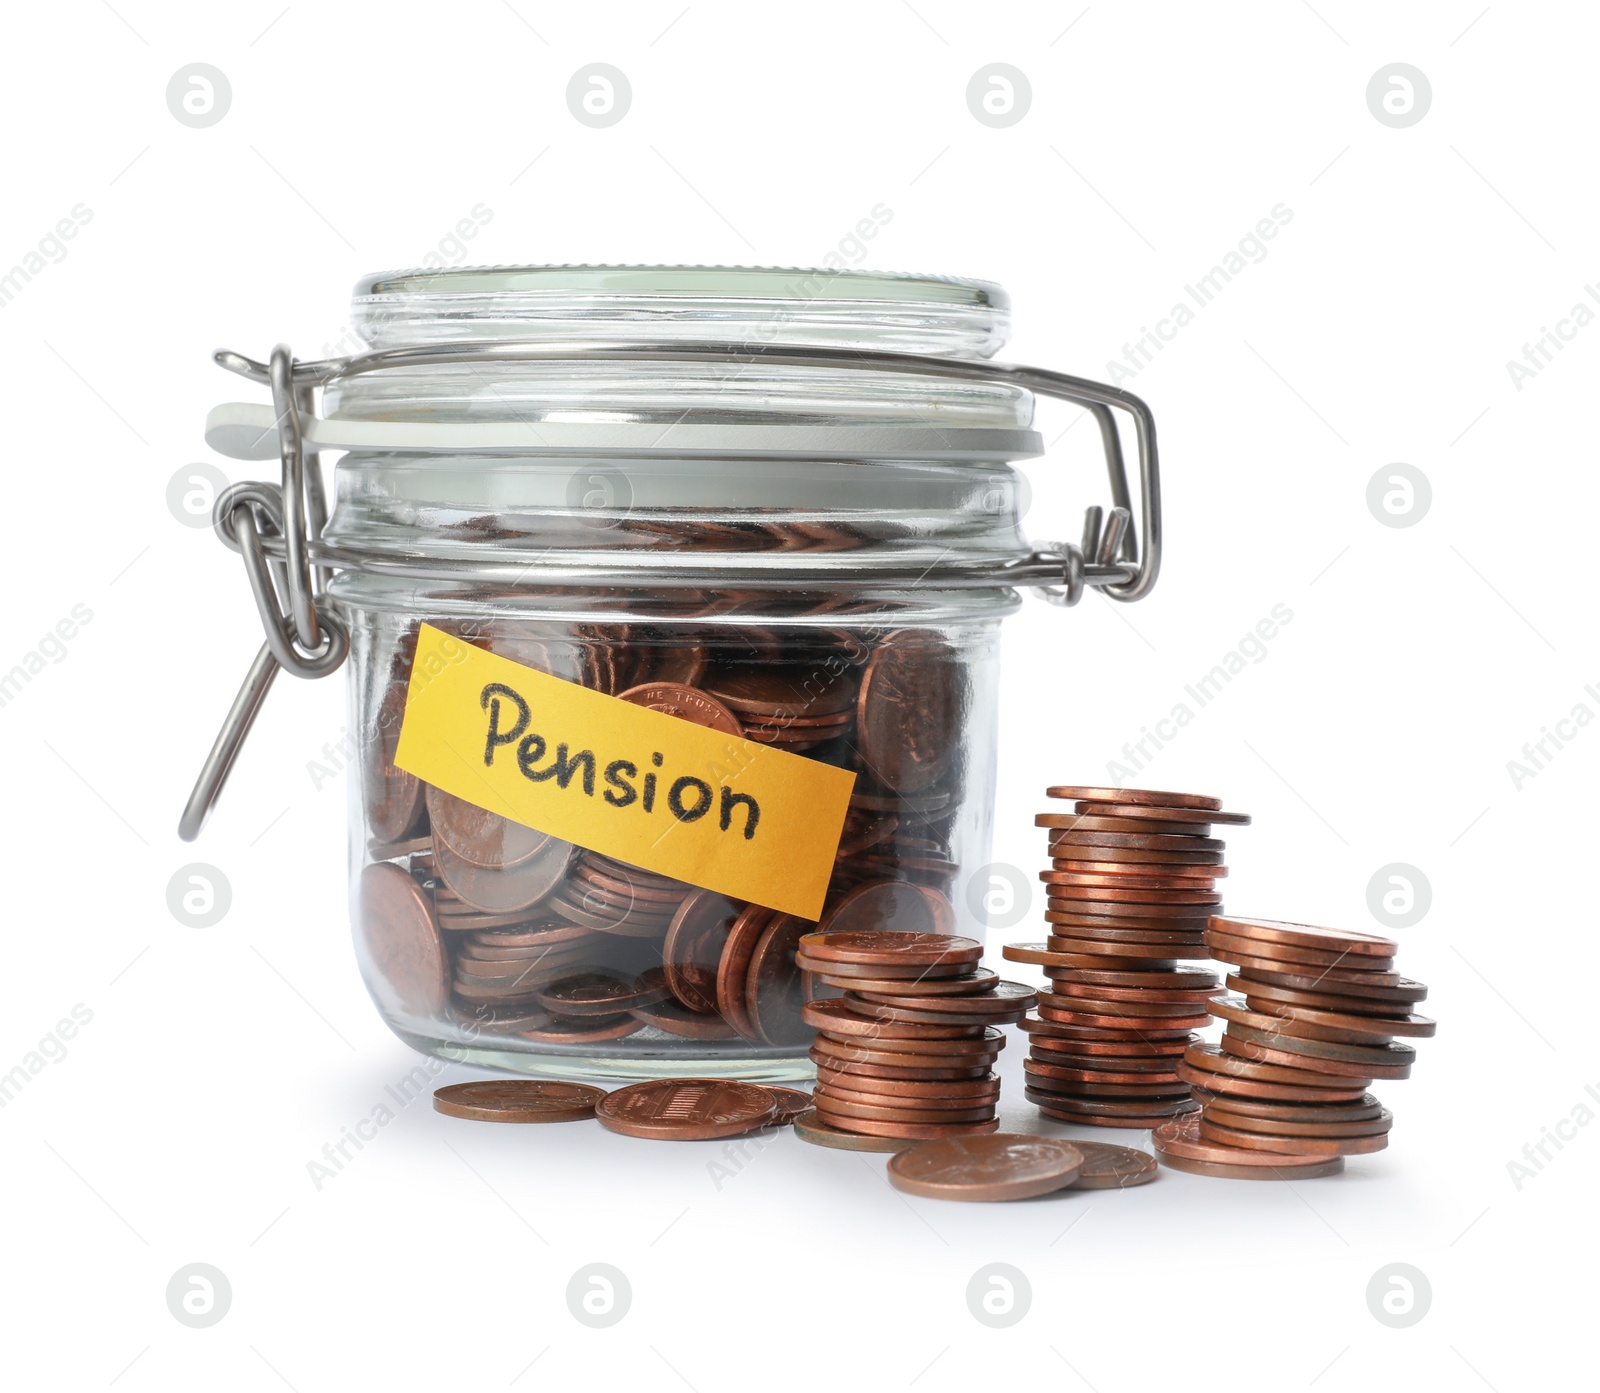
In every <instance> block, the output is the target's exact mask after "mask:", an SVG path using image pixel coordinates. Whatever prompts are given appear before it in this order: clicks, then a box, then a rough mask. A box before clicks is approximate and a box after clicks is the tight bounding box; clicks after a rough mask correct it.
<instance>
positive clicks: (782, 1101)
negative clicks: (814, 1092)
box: [761, 1083, 811, 1127]
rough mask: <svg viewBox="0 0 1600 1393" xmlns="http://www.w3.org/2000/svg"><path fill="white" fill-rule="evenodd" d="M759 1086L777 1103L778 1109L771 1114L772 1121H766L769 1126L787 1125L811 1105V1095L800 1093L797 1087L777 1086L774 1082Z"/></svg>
mask: <svg viewBox="0 0 1600 1393" xmlns="http://www.w3.org/2000/svg"><path fill="white" fill-rule="evenodd" d="M761 1086H762V1087H763V1088H764V1089H766V1090H767V1092H768V1093H770V1094H771V1095H772V1097H773V1099H774V1101H775V1102H776V1103H777V1104H778V1111H777V1112H776V1113H774V1114H773V1117H772V1121H770V1122H769V1123H767V1126H769V1127H787V1126H788V1125H789V1124H790V1123H791V1122H793V1121H794V1120H795V1118H797V1117H799V1116H800V1114H801V1113H803V1112H806V1111H807V1110H809V1108H810V1107H811V1095H810V1094H809V1093H802V1092H801V1091H800V1090H799V1089H798V1088H779V1087H778V1086H777V1085H776V1084H770V1083H764V1084H762V1085H761Z"/></svg>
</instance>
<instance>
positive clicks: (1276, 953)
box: [1206, 930, 1394, 972]
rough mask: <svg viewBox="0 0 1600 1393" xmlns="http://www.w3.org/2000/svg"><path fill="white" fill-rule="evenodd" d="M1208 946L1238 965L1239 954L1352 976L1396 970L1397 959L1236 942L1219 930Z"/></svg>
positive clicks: (1209, 936)
mask: <svg viewBox="0 0 1600 1393" xmlns="http://www.w3.org/2000/svg"><path fill="white" fill-rule="evenodd" d="M1206 944H1207V946H1208V947H1210V948H1212V949H1214V950H1215V951H1216V954H1217V956H1218V957H1219V958H1221V959H1222V961H1224V962H1230V963H1231V962H1237V961H1238V958H1237V956H1236V955H1237V954H1239V953H1241V952H1242V953H1243V954H1244V956H1245V957H1247V958H1252V959H1265V960H1266V961H1268V962H1277V963H1299V964H1302V965H1304V966H1311V967H1329V968H1344V969H1345V970H1346V971H1352V972H1389V971H1392V970H1393V968H1394V959H1393V958H1374V957H1366V956H1361V957H1357V956H1355V955H1354V954H1347V953H1339V952H1327V953H1325V952H1323V951H1322V950H1321V949H1318V948H1302V947H1300V946H1299V945H1298V944H1288V943H1267V942H1265V941H1263V940H1257V939H1248V940H1247V939H1241V938H1234V937H1232V936H1231V935H1229V934H1223V933H1218V932H1216V931H1215V930H1211V931H1208V932H1207V934H1206Z"/></svg>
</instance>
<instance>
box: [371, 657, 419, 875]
mask: <svg viewBox="0 0 1600 1393" xmlns="http://www.w3.org/2000/svg"><path fill="white" fill-rule="evenodd" d="M405 645H406V648H403V649H402V650H401V651H399V652H397V653H396V654H395V656H394V660H393V664H392V671H393V673H394V678H393V680H392V681H390V682H389V684H388V685H387V686H386V687H385V688H384V693H383V700H382V701H381V702H379V704H378V710H377V712H376V713H375V715H374V719H373V723H372V726H371V727H370V728H368V729H367V730H365V731H363V733H362V739H361V741H360V742H359V743H360V747H361V795H362V805H363V807H364V808H365V810H366V815H367V827H368V829H369V830H370V831H371V833H372V835H373V836H374V837H375V838H377V840H378V841H380V842H397V841H400V840H401V839H403V838H404V837H405V836H406V834H407V833H409V832H410V831H412V829H413V828H415V827H416V825H417V823H418V822H419V821H420V820H421V819H422V813H423V801H422V800H423V794H422V781H421V780H420V779H418V778H417V776H416V775H415V774H408V773H407V772H406V771H405V770H404V769H399V768H396V767H395V762H394V756H395V749H396V747H397V746H398V745H399V743H400V726H401V722H402V719H403V717H404V716H405V709H406V700H407V697H408V696H409V694H410V689H409V683H408V681H407V680H406V677H405V673H406V670H407V669H409V668H410V665H411V657H410V653H414V652H415V645H416V639H415V637H414V636H411V635H408V636H407V638H406V640H405ZM406 649H409V650H410V651H409V652H407V651H406ZM378 859H380V860H386V859H387V858H386V857H380V858H378Z"/></svg>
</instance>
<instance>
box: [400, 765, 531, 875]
mask: <svg viewBox="0 0 1600 1393" xmlns="http://www.w3.org/2000/svg"><path fill="white" fill-rule="evenodd" d="M426 797H427V804H428V823H429V825H430V827H431V828H432V829H433V839H434V844H435V846H437V845H438V843H440V842H443V843H444V844H445V845H446V846H447V847H449V849H450V850H451V852H453V853H454V854H455V855H456V856H457V857H459V858H460V859H461V860H463V861H465V862H467V863H468V864H469V865H473V866H485V867H489V868H490V869H496V870H499V869H505V868H508V867H511V866H516V865H520V864H521V863H522V862H523V861H526V860H527V859H528V858H529V857H530V856H532V855H534V853H536V852H538V851H540V850H542V849H543V848H544V847H545V845H546V844H547V843H548V842H549V841H550V834H549V833H548V832H539V831H536V830H535V829H534V828H532V827H525V826H524V825H523V824H522V823H520V822H512V821H511V820H510V819H509V818H505V817H501V816H500V814H499V813H492V812H490V811H489V810H488V809H487V808H480V807H479V806H478V805H477V804H476V803H469V802H467V800H466V799H464V798H457V797H456V796H455V795H454V794H452V793H446V792H445V791H444V790H443V789H442V788H435V787H434V786H433V785H432V784H429V785H428V789H427V794H426Z"/></svg>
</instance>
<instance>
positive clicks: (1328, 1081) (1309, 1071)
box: [1183, 1043, 1372, 1102]
mask: <svg viewBox="0 0 1600 1393" xmlns="http://www.w3.org/2000/svg"><path fill="white" fill-rule="evenodd" d="M1183 1057H1184V1062H1185V1063H1186V1064H1188V1065H1189V1066H1190V1067H1191V1068H1195V1069H1201V1070H1204V1071H1205V1072H1206V1073H1212V1074H1221V1075H1226V1076H1228V1077H1231V1078H1238V1079H1253V1080H1255V1081H1257V1082H1259V1083H1275V1084H1286V1085H1290V1086H1292V1087H1296V1088H1306V1089H1321V1090H1322V1091H1323V1092H1324V1093H1334V1092H1338V1093H1340V1094H1341V1095H1343V1096H1344V1097H1345V1098H1350V1097H1356V1098H1359V1097H1360V1096H1361V1095H1362V1094H1363V1093H1364V1092H1366V1087H1367V1084H1369V1083H1371V1082H1372V1080H1371V1079H1367V1080H1365V1081H1364V1082H1363V1081H1360V1080H1355V1079H1349V1078H1342V1077H1339V1076H1337V1075H1332V1074H1327V1073H1324V1072H1323V1071H1322V1070H1320V1069H1318V1068H1317V1066H1316V1064H1315V1063H1314V1062H1313V1061H1311V1060H1301V1061H1300V1062H1299V1063H1298V1064H1291V1065H1281V1064H1269V1063H1266V1062H1263V1061H1260V1060H1250V1059H1245V1058H1243V1057H1242V1056H1239V1055H1234V1054H1230V1053H1229V1052H1228V1051H1227V1050H1224V1049H1223V1048H1222V1047H1221V1046H1220V1045H1212V1044H1205V1043H1196V1044H1194V1045H1191V1046H1190V1047H1189V1048H1188V1049H1187V1050H1185V1051H1184V1056H1183ZM1215 1086H1216V1087H1218V1088H1220V1087H1221V1084H1220V1083H1219V1084H1217V1085H1215ZM1206 1087H1207V1088H1210V1087H1213V1085H1211V1084H1207V1085H1206ZM1326 1101H1328V1102H1333V1101H1335V1100H1334V1099H1332V1098H1328V1099H1327V1100H1326Z"/></svg>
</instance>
